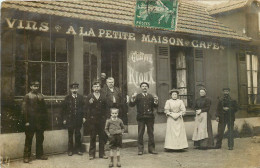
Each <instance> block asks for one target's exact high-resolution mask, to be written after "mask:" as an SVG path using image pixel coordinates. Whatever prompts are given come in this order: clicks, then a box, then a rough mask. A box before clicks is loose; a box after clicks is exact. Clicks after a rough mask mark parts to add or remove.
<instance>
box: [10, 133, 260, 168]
mask: <svg viewBox="0 0 260 168" xmlns="http://www.w3.org/2000/svg"><path fill="white" fill-rule="evenodd" d="M163 145H164V144H163V143H157V144H156V149H157V151H158V152H159V154H158V155H151V154H147V149H146V151H145V154H144V155H142V156H138V155H137V148H133V147H132V148H124V149H122V151H121V164H122V167H125V168H170V167H174V168H178V167H180V168H208V167H211V168H229V167H232V168H233V167H234V168H260V159H259V156H260V145H259V143H253V142H252V138H237V139H235V148H234V150H233V151H230V150H228V148H227V140H226V139H224V140H223V147H222V149H220V150H216V149H212V150H197V149H193V144H192V141H189V146H190V147H189V149H188V150H187V151H186V152H164V150H163ZM145 147H147V145H146V146H145ZM108 154H109V153H108V152H107V155H108ZM108 163H109V160H105V159H99V158H97V159H94V160H91V161H90V160H89V158H88V154H87V153H84V155H83V156H78V155H73V156H72V157H69V156H67V154H60V155H52V156H49V160H48V161H40V160H33V161H32V162H30V163H29V164H24V163H23V162H22V160H16V161H12V162H11V163H10V164H9V166H7V165H6V167H11V168H83V167H86V168H103V167H104V168H105V167H108Z"/></svg>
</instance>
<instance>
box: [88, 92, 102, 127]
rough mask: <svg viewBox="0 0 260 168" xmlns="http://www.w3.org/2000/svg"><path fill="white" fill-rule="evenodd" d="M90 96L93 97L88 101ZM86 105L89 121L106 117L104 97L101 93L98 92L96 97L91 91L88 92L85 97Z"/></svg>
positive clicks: (96, 120)
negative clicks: (98, 94)
mask: <svg viewBox="0 0 260 168" xmlns="http://www.w3.org/2000/svg"><path fill="white" fill-rule="evenodd" d="M91 98H93V99H94V101H93V103H89V100H90V99H91ZM86 107H87V108H86V111H87V119H88V120H89V121H90V122H92V121H93V122H98V121H101V122H103V121H104V120H105V119H106V117H107V116H106V115H107V113H106V97H105V95H104V94H103V93H100V97H99V99H96V97H95V96H94V95H93V93H90V94H89V95H88V96H87V98H86ZM104 124H105V123H104Z"/></svg>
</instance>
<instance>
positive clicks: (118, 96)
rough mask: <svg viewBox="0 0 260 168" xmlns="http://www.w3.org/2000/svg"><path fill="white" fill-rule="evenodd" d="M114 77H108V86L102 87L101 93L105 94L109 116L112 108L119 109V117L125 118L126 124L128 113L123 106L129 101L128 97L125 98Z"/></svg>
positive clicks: (125, 122) (108, 116)
mask: <svg viewBox="0 0 260 168" xmlns="http://www.w3.org/2000/svg"><path fill="white" fill-rule="evenodd" d="M114 84H115V81H114V78H112V77H108V78H107V80H106V85H107V86H106V87H103V88H102V89H101V93H102V94H104V95H105V97H106V102H107V110H106V113H107V118H110V109H111V108H117V109H119V118H120V119H122V120H123V122H124V124H125V125H127V113H126V111H124V110H123V109H124V108H123V107H124V105H125V104H126V103H128V99H127V98H123V96H122V93H121V91H120V89H119V88H117V87H115V86H114Z"/></svg>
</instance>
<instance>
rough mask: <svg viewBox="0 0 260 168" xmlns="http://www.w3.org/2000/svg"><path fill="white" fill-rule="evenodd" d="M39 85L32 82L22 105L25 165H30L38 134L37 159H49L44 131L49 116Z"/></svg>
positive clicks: (36, 82)
mask: <svg viewBox="0 0 260 168" xmlns="http://www.w3.org/2000/svg"><path fill="white" fill-rule="evenodd" d="M39 85H40V83H39V82H38V81H34V82H31V86H30V88H31V91H30V92H29V93H28V94H26V95H25V97H24V100H23V104H22V112H23V115H24V121H25V135H26V137H25V145H24V163H29V160H30V156H31V147H32V139H33V135H34V133H36V159H41V160H47V159H48V158H47V157H46V156H43V140H44V130H45V129H46V127H47V119H48V115H47V109H46V105H45V101H44V97H43V95H42V94H41V93H39V92H38V90H39Z"/></svg>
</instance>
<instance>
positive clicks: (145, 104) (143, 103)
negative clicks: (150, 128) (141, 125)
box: [129, 93, 158, 121]
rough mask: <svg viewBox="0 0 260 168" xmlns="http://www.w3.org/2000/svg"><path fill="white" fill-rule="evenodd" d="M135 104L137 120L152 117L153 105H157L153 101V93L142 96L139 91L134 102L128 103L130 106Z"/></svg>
mask: <svg viewBox="0 0 260 168" xmlns="http://www.w3.org/2000/svg"><path fill="white" fill-rule="evenodd" d="M135 105H136V109H137V117H136V119H137V121H140V120H142V119H144V118H154V113H153V110H154V108H155V107H158V104H155V103H154V98H153V95H151V94H149V93H148V95H147V96H144V95H143V94H142V93H139V94H138V95H137V96H136V98H135V101H134V102H131V101H130V103H129V106H130V107H134V106H135Z"/></svg>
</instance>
